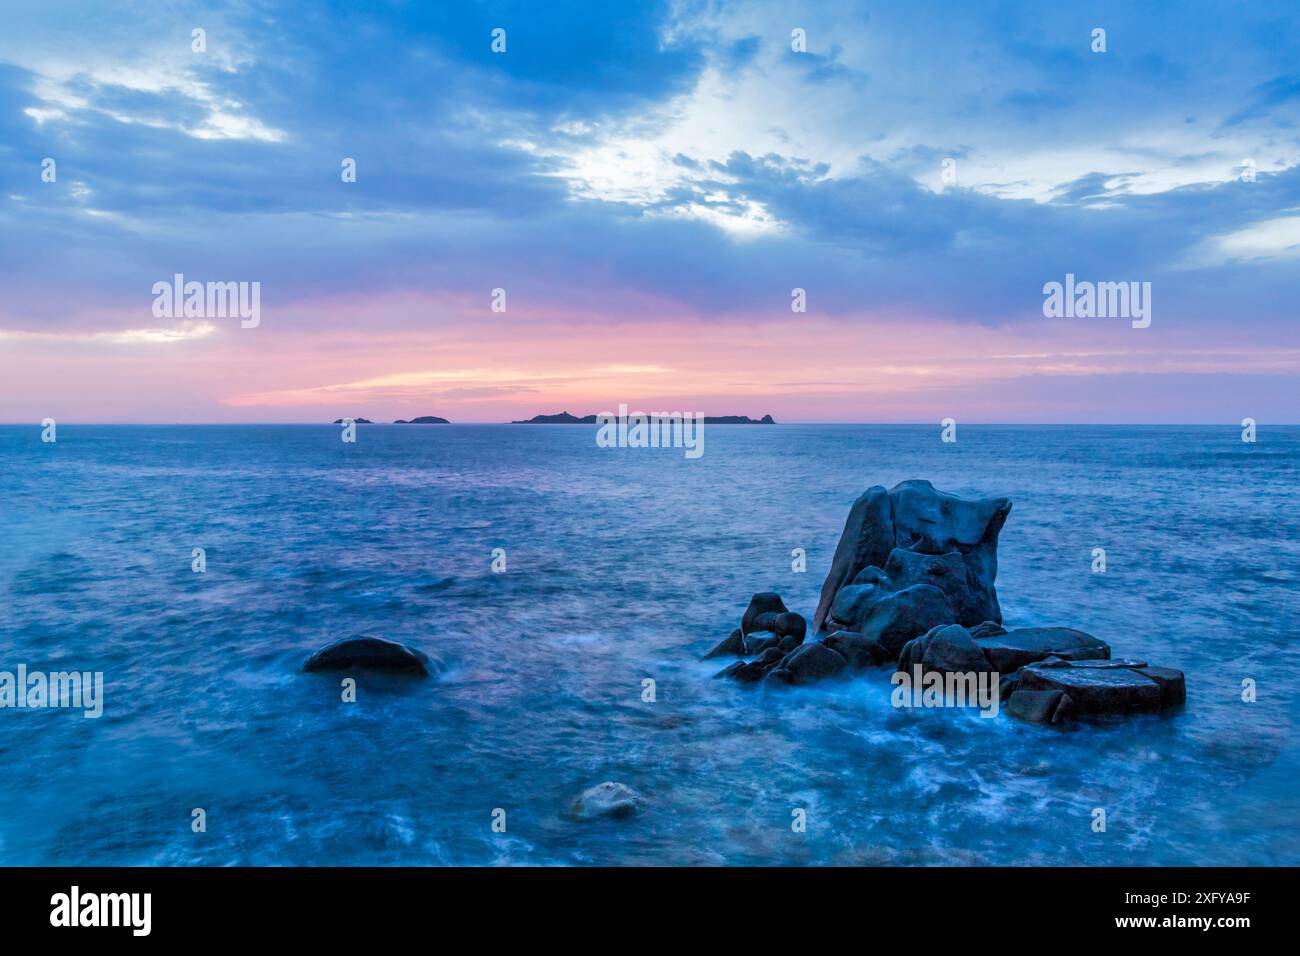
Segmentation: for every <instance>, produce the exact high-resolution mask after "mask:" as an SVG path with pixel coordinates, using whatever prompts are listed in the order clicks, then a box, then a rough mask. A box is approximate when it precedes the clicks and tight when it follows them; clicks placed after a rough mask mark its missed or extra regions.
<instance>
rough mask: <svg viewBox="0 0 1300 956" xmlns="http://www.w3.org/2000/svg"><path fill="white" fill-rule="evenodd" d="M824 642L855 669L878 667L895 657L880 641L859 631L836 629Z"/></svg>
mask: <svg viewBox="0 0 1300 956" xmlns="http://www.w3.org/2000/svg"><path fill="white" fill-rule="evenodd" d="M822 643H823V644H825V645H826V646H827V647H829V648H830V649H831V650H833V651H834V652H835V653H836V654H839V655H840V656H841V657H843V658H844V659H845V660H846V661H848V662H849V666H850V667H852V668H853V669H854V670H864V669H865V668H868V667H876V666H878V665H880V664H884V663H885V662H887V661H889V660H891V659H892V658H893V655H891V654H890V653H889V651H887V650H885V648H884V647H883V646H881V643H880V642H879V641H873V640H872V639H871V638H869V637H863V636H862V635H861V634H859V633H858V632H857V631H836V632H835V633H834V634H832V635H830V636H829V637H827V638H826V639H825V640H823V641H822Z"/></svg>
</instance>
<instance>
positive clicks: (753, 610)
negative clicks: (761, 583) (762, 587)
mask: <svg viewBox="0 0 1300 956" xmlns="http://www.w3.org/2000/svg"><path fill="white" fill-rule="evenodd" d="M787 610H788V608H786V606H785V602H784V601H782V600H781V595H779V594H777V593H776V592H775V591H761V592H759V593H758V594H755V595H754V596H753V597H751V598H750V599H749V606H748V607H747V608H745V613H744V614H743V615H741V618H740V630H741V631H742V632H743V633H744V634H745V635H746V636H748V634H749V632H750V631H757V630H764V629H763V628H759V627H756V626H755V625H754V618H756V617H758V615H760V614H765V613H772V614H784V613H785V612H786V611H787Z"/></svg>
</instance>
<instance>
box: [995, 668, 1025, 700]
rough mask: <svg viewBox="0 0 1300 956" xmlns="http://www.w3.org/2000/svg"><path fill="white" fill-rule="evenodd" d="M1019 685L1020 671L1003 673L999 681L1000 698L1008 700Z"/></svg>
mask: <svg viewBox="0 0 1300 956" xmlns="http://www.w3.org/2000/svg"><path fill="white" fill-rule="evenodd" d="M1019 686H1020V674H1019V672H1016V673H1011V674H1003V675H1002V679H1001V680H999V681H998V700H1006V699H1007V698H1008V697H1010V696H1011V695H1012V694H1014V693H1015V692H1016V688H1017V687H1019Z"/></svg>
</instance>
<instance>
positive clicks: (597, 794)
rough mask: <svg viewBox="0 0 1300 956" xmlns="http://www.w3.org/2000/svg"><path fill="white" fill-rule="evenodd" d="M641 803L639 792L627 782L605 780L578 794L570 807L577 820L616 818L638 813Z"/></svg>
mask: <svg viewBox="0 0 1300 956" xmlns="http://www.w3.org/2000/svg"><path fill="white" fill-rule="evenodd" d="M643 804H644V800H643V799H642V797H641V794H639V793H637V792H636V791H635V790H633V789H632V788H631V787H629V786H628V785H627V784H625V783H617V782H615V781H612V780H607V781H605V782H604V783H598V784H596V785H595V786H594V787H591V788H589V789H587V790H584V791H582V793H580V794H578V796H576V797H575V798H574V799H573V806H572V808H571V809H572V811H573V815H574V816H575V817H577V818H578V819H579V820H595V819H598V818H600V817H608V818H611V819H616V820H617V819H622V818H625V817H630V816H633V815H635V814H637V813H640V812H641V807H642V805H643Z"/></svg>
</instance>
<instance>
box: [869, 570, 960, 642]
mask: <svg viewBox="0 0 1300 956" xmlns="http://www.w3.org/2000/svg"><path fill="white" fill-rule="evenodd" d="M953 621H954V615H953V611H952V605H951V604H949V603H948V599H947V598H946V597H944V594H943V592H942V591H940V590H939V589H938V588H936V587H935V586H934V585H932V584H915V585H913V586H912V587H910V588H904V589H903V590H901V591H895V592H894V593H892V594H887V595H885V596H884V597H883V598H881V599H880V600H879V601H877V602H876V603H875V604H873V605H871V607H870V608H868V610H867V612H866V615H865V616H864V617H863V619H862V620H861V621H859V622H857V626H856V627H855V628H854V630H856V631H857V632H858V633H859V634H861V635H862V636H863V637H865V638H868V639H870V640H873V641H876V642H877V643H879V644H880V645H881V646H882V647H884V648H885V650H887V651H888V652H889V653H890V655H891V656H893V655H896V654H898V653H900V652H901V651H902V650H903V645H904V644H906V643H907V642H908V641H910V640H911V639H912V638H914V637H920V636H921V635H922V634H924V633H926V632H927V631H929V630H930V629H931V628H933V627H937V626H939V625H941V624H952V623H953Z"/></svg>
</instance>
